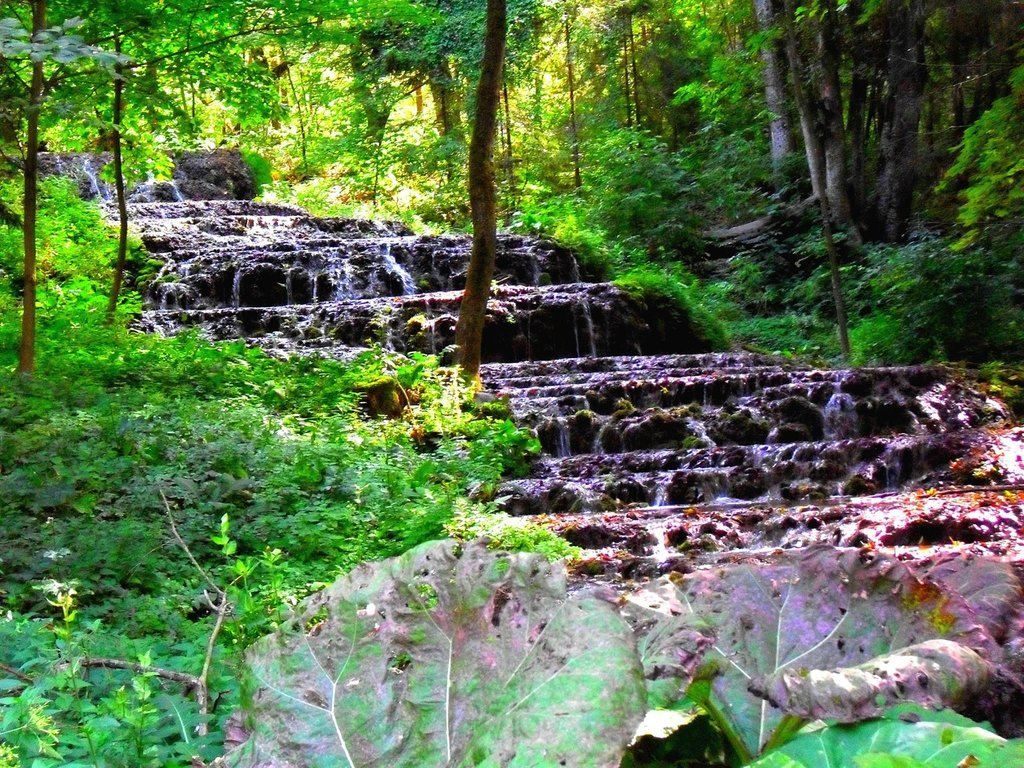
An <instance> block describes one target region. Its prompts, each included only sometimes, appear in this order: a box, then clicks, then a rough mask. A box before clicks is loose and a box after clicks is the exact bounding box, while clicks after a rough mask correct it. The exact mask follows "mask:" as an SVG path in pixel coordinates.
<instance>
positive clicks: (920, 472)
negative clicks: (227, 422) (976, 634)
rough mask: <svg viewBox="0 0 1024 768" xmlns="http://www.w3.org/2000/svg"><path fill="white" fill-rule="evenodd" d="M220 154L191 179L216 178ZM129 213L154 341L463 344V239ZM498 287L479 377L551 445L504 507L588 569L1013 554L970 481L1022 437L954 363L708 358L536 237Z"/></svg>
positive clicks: (297, 220)
mask: <svg viewBox="0 0 1024 768" xmlns="http://www.w3.org/2000/svg"><path fill="white" fill-rule="evenodd" d="M229 160H230V158H226V157H224V158H221V157H214V158H212V159H209V158H207V159H202V158H195V159H194V164H195V165H196V166H197V167H196V169H193V171H189V173H192V174H193V176H194V177H195V178H197V179H199V180H200V181H203V180H204V179H205V178H206V176H209V179H212V181H210V180H209V179H207V181H209V183H211V184H221V186H222V187H224V186H225V184H227V183H228V182H226V181H225V179H228V181H230V178H229V177H230V175H231V173H232V168H233V167H234V166H233V165H232V162H229ZM186 165H187V163H185V164H183V165H182V167H185V166H186ZM235 170H237V169H235ZM204 174H206V176H204ZM234 183H235V182H234V181H230V184H234ZM197 190H198V191H199V192H202V191H203V190H202V189H200V188H199V187H197ZM207 196H208V197H217V198H223V197H224V195H219V194H218V195H215V194H213V193H212V192H211V193H209V194H208V195H207ZM131 216H132V219H133V223H134V226H135V229H136V230H137V232H138V233H139V234H140V235H141V237H142V239H143V242H144V243H145V245H146V247H147V249H148V250H149V251H150V253H151V254H152V255H153V257H154V258H155V259H157V260H159V262H160V263H161V264H162V266H161V268H160V269H159V271H158V272H157V274H156V276H155V279H153V281H152V283H151V284H150V286H149V288H148V300H149V309H148V310H147V311H146V312H145V313H144V316H143V317H142V319H141V321H140V326H141V327H142V328H144V329H146V330H149V331H153V332H157V333H163V334H173V333H177V332H179V331H180V330H182V329H184V328H189V327H194V328H198V329H200V330H201V331H202V332H203V333H204V334H205V335H207V336H208V337H210V338H213V339H235V338H245V339H247V340H249V341H250V343H253V344H256V345H260V346H262V347H264V348H266V349H267V350H268V351H271V352H273V353H275V354H292V353H319V354H327V355H334V356H342V357H344V356H348V355H351V354H353V353H355V352H358V351H359V350H362V349H365V348H367V347H368V346H369V345H374V344H377V345H380V346H382V347H385V348H388V349H393V350H397V351H401V352H414V351H417V352H429V353H436V354H444V353H445V352H446V351H447V350H449V349H450V348H451V345H452V343H453V341H454V332H455V323H456V319H457V317H458V309H459V301H460V299H461V288H462V287H463V285H464V282H465V272H466V265H467V261H468V257H469V251H470V245H471V244H470V239H469V238H468V237H466V236H462V235H445V236H436V237H422V236H416V235H414V234H412V233H411V232H409V231H408V230H407V229H406V228H405V227H404V226H402V225H401V224H397V223H388V222H369V221H358V220H350V219H322V218H316V217H313V216H310V215H309V214H308V213H306V212H305V211H303V210H301V209H299V208H295V207H293V206H288V205H279V204H268V203H257V202H252V201H248V200H231V199H203V200H181V199H174V200H171V201H166V202H160V201H155V202H152V201H151V202H136V203H134V204H132V206H131ZM496 283H497V285H496V287H495V290H494V295H493V298H492V301H491V302H490V304H489V307H488V317H487V325H486V329H485V334H484V357H485V360H487V361H489V362H488V364H487V365H485V366H484V369H483V372H482V375H483V378H484V382H485V384H486V385H487V387H488V388H489V389H490V391H491V393H492V394H493V396H496V397H499V398H503V399H507V401H508V404H509V406H510V408H511V411H512V413H513V414H514V416H515V418H516V419H517V420H518V421H519V422H520V423H521V424H522V425H524V426H526V427H529V428H531V429H533V430H535V431H536V433H537V435H538V437H539V439H540V441H541V444H542V446H543V450H544V456H543V457H541V458H540V459H539V460H538V461H537V462H536V463H535V465H534V468H533V471H532V473H531V475H530V476H529V477H527V478H523V479H518V480H510V481H509V482H507V483H506V484H505V485H504V486H503V487H502V488H501V489H500V490H499V493H498V496H499V497H500V498H501V500H502V504H503V506H504V508H505V509H506V510H507V511H509V512H511V513H513V514H516V515H532V516H535V518H536V519H537V520H540V521H542V522H544V523H545V524H546V525H548V526H550V527H551V528H552V529H553V530H555V531H557V532H558V533H560V534H561V535H563V536H564V537H565V538H566V539H568V540H569V541H571V542H572V543H574V544H576V545H577V546H580V547H582V548H583V549H584V550H585V551H586V552H587V558H586V559H585V560H584V564H583V565H582V566H581V568H582V570H583V571H585V572H586V571H588V569H589V571H592V572H594V573H597V572H600V573H605V572H608V573H614V574H615V575H616V577H617V578H621V577H623V576H625V577H628V578H642V577H646V576H651V575H655V574H657V573H662V572H665V571H667V570H673V569H677V570H687V569H691V568H694V567H700V566H701V565H703V564H708V563H711V562H715V561H717V560H718V559H720V558H722V557H726V556H729V555H730V553H731V554H732V555H734V556H744V553H745V554H750V553H762V554H763V553H765V552H770V551H774V550H788V549H797V548H802V547H806V546H810V545H814V544H829V545H833V546H843V547H851V546H860V547H873V548H883V549H892V550H894V551H898V552H904V551H911V550H912V551H915V552H916V551H918V550H920V549H921V548H922V547H923V548H925V549H926V550H927V551H931V550H936V549H938V550H942V551H945V550H949V549H951V548H952V549H955V548H956V547H968V548H971V549H972V550H978V551H983V552H986V553H989V554H993V555H998V556H1014V557H1016V554H1015V553H1016V552H1017V551H1018V544H1017V542H1018V540H1019V539H1020V536H1021V526H1022V524H1024V522H1022V520H1021V498H1022V497H1019V496H1014V495H1013V493H1012V492H1009V491H1008V492H1007V493H1009V495H1006V494H1002V495H1001V494H999V493H996V492H994V491H985V490H982V489H981V488H982V487H984V486H986V485H987V486H999V485H1013V484H1015V483H1018V482H1021V481H1022V480H1024V464H1022V459H1021V455H1022V450H1024V449H1022V448H1021V446H1022V442H1024V440H1022V435H1021V433H1020V432H1019V431H1015V430H1012V429H1010V428H1009V426H1008V424H1009V414H1008V412H1007V411H1006V409H1005V408H1004V407H1003V406H1002V405H1001V404H1000V403H998V402H996V401H994V400H992V399H990V398H989V397H987V396H986V395H985V394H984V393H983V392H981V391H980V390H978V389H977V388H976V387H974V386H972V385H971V384H970V383H969V382H967V381H965V380H963V379H962V378H961V377H959V376H958V375H957V374H955V373H954V372H953V371H951V370H950V369H946V368H942V367H935V366H910V367H902V368H865V369H856V370H821V369H816V368H813V367H811V366H808V365H805V364H802V363H800V362H797V361H792V360H785V359H781V358H777V357H771V356H766V355H758V354H751V353H745V352H724V353H712V352H707V351H706V350H705V348H704V346H703V342H702V341H701V339H700V338H699V337H698V336H697V334H695V333H694V332H693V329H691V328H689V327H681V326H679V327H677V326H673V325H671V324H670V323H669V324H666V322H665V318H664V317H663V316H662V315H660V314H659V313H658V312H657V310H656V308H654V307H651V306H648V305H647V304H645V302H644V301H643V300H642V299H638V298H636V297H633V296H630V295H628V294H626V293H624V292H623V291H621V290H619V289H618V288H616V287H615V286H614V285H611V284H607V283H588V282H584V281H583V280H582V278H581V275H580V271H579V269H578V267H577V264H576V261H575V259H574V257H573V255H572V253H571V252H569V251H567V250H565V249H562V248H559V247H557V246H554V245H552V244H549V243H545V242H542V241H538V240H535V239H531V238H524V237H518V236H503V237H502V238H501V242H500V247H499V253H498V260H497V272H496ZM952 488H959V489H962V490H958V491H956V492H950V489H952ZM925 489H939V492H938V493H937V494H933V495H927V493H926V492H925Z"/></svg>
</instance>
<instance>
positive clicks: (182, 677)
mask: <svg viewBox="0 0 1024 768" xmlns="http://www.w3.org/2000/svg"><path fill="white" fill-rule="evenodd" d="M76 661H77V662H78V663H79V664H81V665H82V666H83V667H85V668H87V669H123V670H125V671H127V672H134V673H135V674H137V675H156V676H157V677H160V678H163V679H164V680H170V681H172V682H175V683H181V684H182V685H184V686H187V687H188V688H191V689H193V690H195V691H196V698H197V699H198V698H199V691H200V689H201V687H202V681H201V680H200V679H199V678H198V677H196V676H195V675H190V674H188V673H187V672H178V671H177V670H174V669H163V668H161V667H147V666H144V665H142V664H138V663H136V662H134V661H125V660H124V659H89V658H85V659H77V660H76Z"/></svg>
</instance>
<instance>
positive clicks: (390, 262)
mask: <svg viewBox="0 0 1024 768" xmlns="http://www.w3.org/2000/svg"><path fill="white" fill-rule="evenodd" d="M391 246H392V243H391V241H390V240H386V241H384V242H382V243H381V244H380V255H381V256H382V257H383V260H384V267H385V268H386V269H387V271H388V272H389V273H390V274H392V275H394V276H395V277H397V278H398V279H399V280H400V281H401V283H402V293H403V294H405V295H406V296H411V295H412V294H414V293H416V281H415V280H413V279H412V275H410V274H409V272H408V271H407V270H406V269H405V268H404V267H403V266H402V265H401V264H399V263H398V262H397V261H396V260H395V255H394V254H393V253H392V251H391Z"/></svg>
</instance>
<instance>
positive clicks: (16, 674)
mask: <svg viewBox="0 0 1024 768" xmlns="http://www.w3.org/2000/svg"><path fill="white" fill-rule="evenodd" d="M0 672H4V673H5V674H8V675H10V676H11V677H13V678H14V679H15V680H20V681H21V682H23V683H25V685H32V683H34V682H35V680H33V679H32V678H31V677H29V676H28V675H26V674H25V673H24V672H20V671H18V670H17V669H15V668H14V667H9V666H7V665H6V664H3V663H0Z"/></svg>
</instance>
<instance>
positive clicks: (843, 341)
mask: <svg viewBox="0 0 1024 768" xmlns="http://www.w3.org/2000/svg"><path fill="white" fill-rule="evenodd" d="M786 6H787V7H786V14H785V18H784V24H785V30H786V53H787V56H788V57H789V60H790V67H791V68H792V70H793V94H794V96H795V97H796V102H797V106H798V108H799V109H800V114H801V116H803V115H809V114H810V111H811V106H810V102H811V98H810V96H809V95H808V93H807V90H806V88H805V86H804V83H803V79H802V78H801V77H799V76H798V74H799V73H800V72H801V71H802V70H803V66H802V64H801V62H800V55H799V48H798V44H797V34H796V22H795V21H794V13H793V10H794V9H793V7H792V6H793V0H786ZM804 140H805V141H806V142H807V157H808V160H809V161H810V163H809V164H810V167H811V173H812V174H813V176H812V177H811V181H812V182H813V186H814V187H815V189H817V190H825V189H826V188H827V182H826V178H825V167H826V163H825V149H824V146H823V142H822V139H821V138H820V137H819V136H818V134H817V133H816V132H815V131H813V130H812V131H805V132H804ZM812 158H813V160H812ZM818 205H819V207H820V209H821V227H822V237H823V239H824V241H825V252H826V253H827V254H828V266H829V276H830V278H831V283H832V300H833V303H834V305H835V311H836V330H837V331H838V334H839V348H840V350H841V351H842V353H843V357H844V358H846V359H849V357H850V330H849V322H848V320H847V317H846V299H845V298H844V296H843V285H842V272H841V271H840V256H839V246H838V245H837V244H836V238H835V232H834V230H833V226H832V221H833V217H834V214H833V212H832V210H831V204H830V198H829V195H828V194H821V193H819V194H818Z"/></svg>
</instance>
